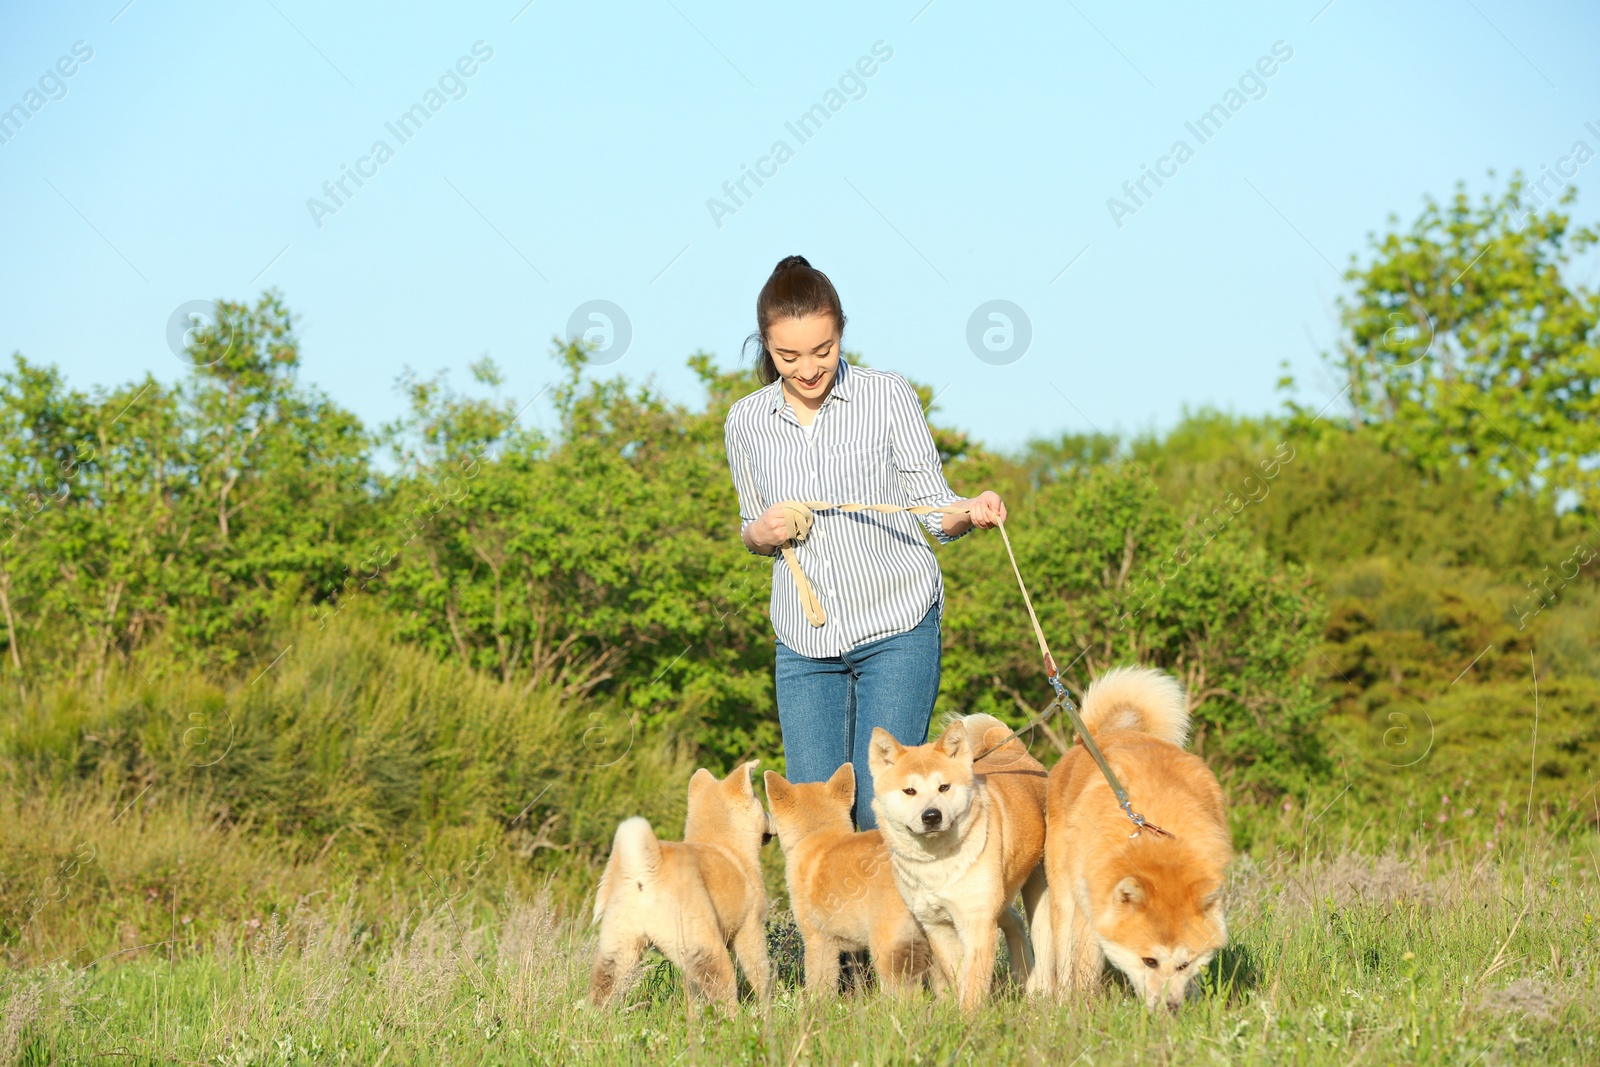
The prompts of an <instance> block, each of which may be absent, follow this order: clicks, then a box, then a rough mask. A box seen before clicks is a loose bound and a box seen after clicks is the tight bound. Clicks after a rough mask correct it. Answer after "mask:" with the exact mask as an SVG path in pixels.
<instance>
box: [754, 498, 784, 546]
mask: <svg viewBox="0 0 1600 1067" xmlns="http://www.w3.org/2000/svg"><path fill="white" fill-rule="evenodd" d="M744 536H745V542H746V543H747V544H748V545H749V546H750V547H751V548H753V549H755V550H756V551H758V552H763V553H765V554H767V555H769V556H770V555H772V554H773V553H774V552H776V551H777V549H778V546H779V545H782V544H783V543H784V542H785V541H787V540H789V523H788V521H787V520H786V519H785V518H784V513H783V508H782V507H781V506H779V505H777V504H774V505H773V506H772V507H770V508H768V509H767V510H766V511H763V512H762V513H761V517H760V518H759V519H757V520H756V521H755V522H752V523H751V524H750V525H749V526H747V527H745V531H744Z"/></svg>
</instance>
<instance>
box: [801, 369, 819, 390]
mask: <svg viewBox="0 0 1600 1067" xmlns="http://www.w3.org/2000/svg"><path fill="white" fill-rule="evenodd" d="M822 376H823V372H822V371H817V376H816V377H815V378H801V377H799V376H798V375H797V376H796V377H795V381H796V382H797V383H798V384H800V385H803V386H805V387H806V388H807V389H815V388H816V387H817V386H818V385H819V384H821V382H822Z"/></svg>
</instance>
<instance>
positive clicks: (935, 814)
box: [922, 808, 944, 830]
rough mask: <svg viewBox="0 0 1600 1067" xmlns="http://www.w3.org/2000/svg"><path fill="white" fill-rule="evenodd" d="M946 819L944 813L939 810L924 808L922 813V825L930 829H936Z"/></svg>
mask: <svg viewBox="0 0 1600 1067" xmlns="http://www.w3.org/2000/svg"><path fill="white" fill-rule="evenodd" d="M943 819H944V813H943V812H941V811H940V810H939V809H938V808H924V809H923V811H922V825H923V826H926V827H927V828H928V829H930V830H932V829H935V828H936V827H937V826H938V825H939V823H940V822H941V821H942V820H943Z"/></svg>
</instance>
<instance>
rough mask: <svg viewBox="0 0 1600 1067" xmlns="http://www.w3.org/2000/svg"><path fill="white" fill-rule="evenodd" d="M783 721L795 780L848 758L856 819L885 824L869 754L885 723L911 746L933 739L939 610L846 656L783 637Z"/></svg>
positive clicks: (819, 776)
mask: <svg viewBox="0 0 1600 1067" xmlns="http://www.w3.org/2000/svg"><path fill="white" fill-rule="evenodd" d="M776 673H777V690H778V722H779V724H780V725H781V726H782V727H783V755H784V760H785V762H786V763H787V767H788V774H787V777H788V779H789V780H790V781H791V782H825V781H827V780H828V779H829V778H830V777H832V775H833V772H834V771H836V770H838V769H839V767H840V766H841V765H843V764H845V763H854V764H855V767H856V807H855V817H856V825H857V826H859V827H860V828H861V829H863V830H866V829H870V828H872V827H874V826H876V825H877V820H876V819H874V818H873V815H872V772H871V770H870V769H869V768H868V766H867V753H868V750H869V747H870V744H871V741H872V730H873V727H875V726H881V727H883V728H884V729H885V730H888V731H889V733H891V734H893V735H894V738H895V740H897V741H899V742H900V743H901V744H903V745H920V744H922V743H923V742H924V741H926V740H927V739H928V722H929V720H930V719H931V718H932V717H933V703H934V698H935V697H937V696H938V695H939V609H938V607H937V606H934V607H931V608H929V609H928V613H927V614H926V615H924V616H923V618H922V621H921V622H919V623H918V624H917V625H916V626H915V627H913V628H912V629H910V630H907V631H906V632H904V633H898V634H892V635H891V636H889V637H885V638H881V639H879V640H877V641H870V642H868V643H867V644H864V645H861V646H859V647H857V648H852V649H850V650H849V651H848V652H845V653H844V654H843V655H842V656H830V657H827V658H825V659H812V658H811V657H809V656H802V655H800V654H799V653H798V652H794V651H792V650H791V649H789V648H788V647H786V646H785V645H784V644H783V643H782V642H781V641H780V642H779V643H778V662H777V672H776Z"/></svg>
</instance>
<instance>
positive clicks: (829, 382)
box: [766, 313, 839, 402]
mask: <svg viewBox="0 0 1600 1067" xmlns="http://www.w3.org/2000/svg"><path fill="white" fill-rule="evenodd" d="M766 343H767V351H768V352H771V353H772V363H773V366H775V367H777V368H778V374H779V375H780V376H782V378H783V384H784V387H785V388H787V389H789V390H790V391H791V392H793V393H794V395H795V396H798V397H800V398H801V399H802V400H810V401H816V402H820V401H821V400H822V398H823V397H825V396H827V395H828V390H829V389H830V388H831V387H832V386H833V379H834V375H836V374H837V373H838V372H839V329H838V327H837V326H836V325H835V324H834V321H833V316H832V315H829V314H827V313H823V314H821V315H806V316H805V317H803V318H798V319H778V320H776V321H775V322H773V323H771V324H770V325H769V326H768V327H767V336H766Z"/></svg>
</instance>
